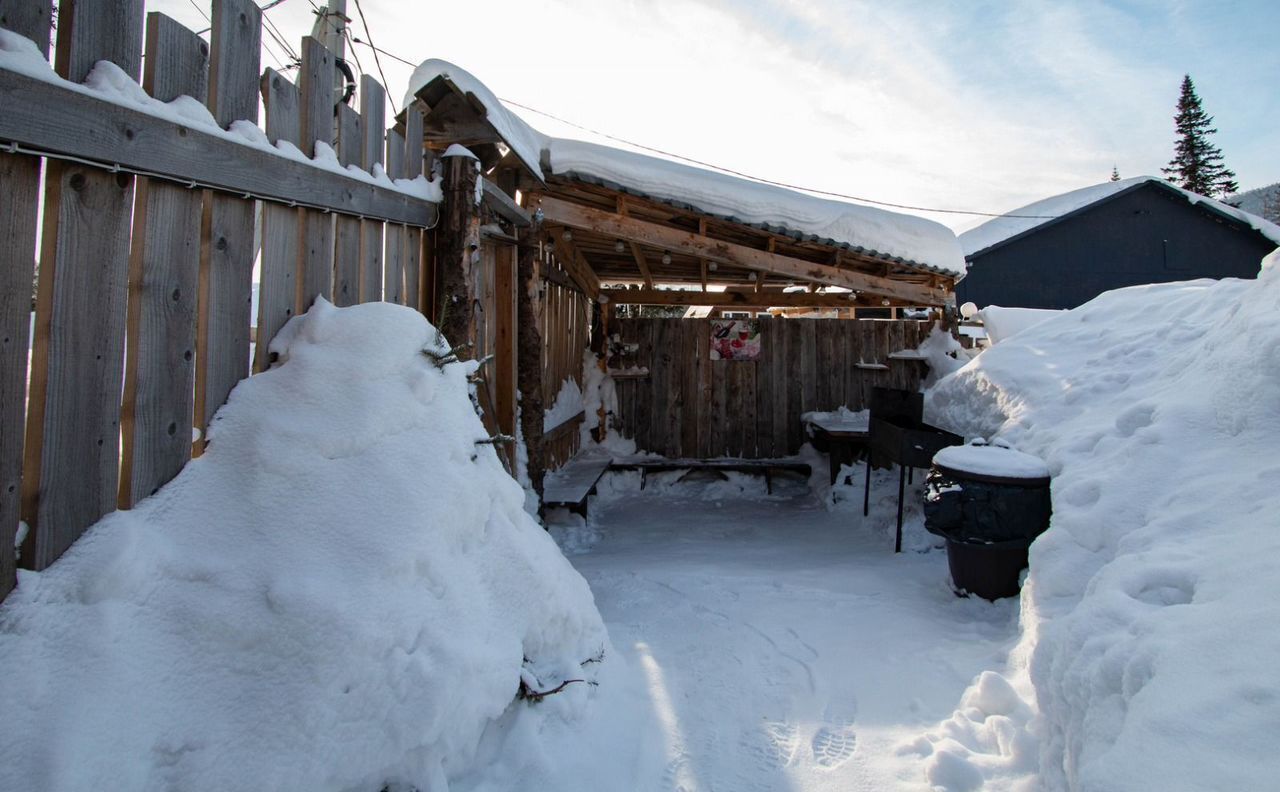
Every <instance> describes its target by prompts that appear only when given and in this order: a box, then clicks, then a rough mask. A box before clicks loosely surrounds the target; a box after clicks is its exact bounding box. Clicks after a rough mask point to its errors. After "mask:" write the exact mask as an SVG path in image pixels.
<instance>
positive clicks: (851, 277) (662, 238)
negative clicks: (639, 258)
mask: <svg viewBox="0 0 1280 792" xmlns="http://www.w3.org/2000/svg"><path fill="white" fill-rule="evenodd" d="M534 200H535V203H537V204H538V205H539V206H540V207H541V209H542V211H543V215H544V217H545V220H546V222H548V223H554V224H557V225H565V226H569V227H570V228H578V229H582V230H586V231H591V232H594V233H598V234H603V235H605V236H610V237H614V238H617V239H622V240H626V241H631V242H638V243H641V244H644V245H648V246H649V247H655V248H658V249H660V250H668V251H671V252H678V253H684V254H687V255H692V256H698V257H702V258H705V259H707V260H708V261H713V262H719V263H723V264H726V265H728V266H734V267H742V268H745V269H750V270H753V271H755V272H768V273H772V274H775V275H781V276H783V277H784V278H796V279H800V280H805V281H810V282H813V283H821V284H826V285H829V286H840V287H843V288H846V289H851V290H853V291H858V292H867V293H869V294H874V295H876V296H881V297H888V298H891V299H898V300H901V301H903V302H904V303H906V304H910V305H942V304H943V303H944V302H945V300H946V293H945V292H944V291H943V290H940V289H936V288H932V287H930V286H928V285H926V284H917V283H906V282H903V281H897V280H890V279H888V278H884V277H878V276H875V275H868V274H866V273H863V272H856V271H853V270H847V269H841V268H838V267H832V266H830V265H828V264H817V263H814V262H811V261H804V260H802V259H796V258H791V257H789V256H783V255H780V254H777V253H769V252H768V251H765V250H758V249H756V248H750V247H747V246H745V245H739V244H736V243H733V242H725V241H722V240H718V239H712V238H710V237H707V236H705V235H702V234H695V233H691V232H688V231H682V230H680V229H678V228H671V227H670V226H664V225H660V224H658V223H651V222H647V221H644V220H637V219H635V218H631V217H622V216H621V215H618V214H616V213H612V212H606V211H603V210H600V209H593V208H591V207H587V206H580V205H578V204H574V203H570V202H568V201H564V200H560V199H558V198H552V197H550V196H547V195H542V196H538V197H536V198H535V199H534Z"/></svg>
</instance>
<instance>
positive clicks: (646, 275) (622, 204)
mask: <svg viewBox="0 0 1280 792" xmlns="http://www.w3.org/2000/svg"><path fill="white" fill-rule="evenodd" d="M618 214H620V215H622V216H623V217H627V199H626V196H623V195H619V196H618ZM627 244H628V245H630V246H631V256H632V258H634V259H635V260H636V267H638V268H639V269H640V277H641V278H642V279H643V280H644V285H645V288H648V289H652V288H653V273H652V272H650V271H649V261H648V260H647V259H646V258H645V257H644V251H643V250H641V249H640V245H638V244H637V243H635V242H628V243H627Z"/></svg>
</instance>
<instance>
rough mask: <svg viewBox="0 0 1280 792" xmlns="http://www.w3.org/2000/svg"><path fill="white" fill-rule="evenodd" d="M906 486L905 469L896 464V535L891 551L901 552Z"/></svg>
mask: <svg viewBox="0 0 1280 792" xmlns="http://www.w3.org/2000/svg"><path fill="white" fill-rule="evenodd" d="M906 487H907V469H906V468H905V467H903V466H902V465H898V536H897V539H895V540H894V543H893V552H895V553H901V552H902V496H903V494H904V493H905V491H906Z"/></svg>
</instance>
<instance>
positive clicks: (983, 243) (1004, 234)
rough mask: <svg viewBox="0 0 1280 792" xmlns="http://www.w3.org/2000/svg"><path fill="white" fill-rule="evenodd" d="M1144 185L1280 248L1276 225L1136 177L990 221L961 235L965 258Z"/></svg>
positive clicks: (1161, 181)
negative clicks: (1161, 189)
mask: <svg viewBox="0 0 1280 792" xmlns="http://www.w3.org/2000/svg"><path fill="white" fill-rule="evenodd" d="M1144 182H1156V183H1158V184H1161V185H1163V186H1164V187H1167V188H1169V189H1171V190H1177V191H1178V192H1180V193H1182V194H1183V195H1184V196H1185V197H1186V199H1187V200H1188V201H1190V202H1191V203H1193V204H1203V205H1204V206H1205V207H1206V208H1208V209H1210V210H1212V211H1215V212H1218V213H1220V214H1224V215H1227V216H1228V217H1232V218H1235V219H1236V220H1239V221H1241V222H1243V223H1245V224H1247V225H1248V226H1249V227H1251V228H1253V229H1254V230H1255V231H1258V232H1260V233H1261V234H1262V235H1263V236H1265V237H1266V238H1267V239H1270V240H1271V241H1272V242H1275V243H1276V244H1277V245H1280V226H1277V225H1276V224H1275V223H1271V222H1268V221H1267V220H1264V219H1263V218H1261V217H1258V216H1257V215H1252V214H1249V213H1248V212H1243V211H1241V210H1239V209H1237V208H1235V207H1234V206H1228V205H1226V204H1224V203H1221V202H1220V201H1215V200H1213V199H1212V198H1206V197H1204V196H1203V195H1197V194H1195V193H1193V192H1190V191H1188V190H1184V189H1182V188H1181V187H1177V186H1175V185H1172V184H1170V183H1169V182H1167V181H1165V180H1164V179H1161V178H1160V177H1158V176H1135V177H1133V178H1131V179H1121V180H1120V181H1114V182H1103V183H1102V184H1095V185H1093V186H1092V187H1083V188H1081V189H1079V190H1072V191H1071V192H1066V193H1062V194H1061V195H1055V196H1053V197H1052V198H1045V199H1043V200H1040V201H1036V202H1035V203H1030V204H1027V205H1026V206H1023V207H1021V208H1019V209H1014V210H1013V211H1011V212H1009V213H1008V214H1006V215H1005V216H1003V217H997V218H995V219H994V220H989V221H987V222H985V223H983V224H982V225H980V226H978V227H977V228H974V229H972V230H970V231H966V232H964V233H963V234H961V235H960V245H961V246H962V247H963V248H964V255H965V256H972V255H973V254H974V253H977V252H979V251H982V250H986V249H987V248H989V247H991V246H992V245H997V244H999V243H1001V242H1004V241H1005V240H1006V239H1011V238H1013V237H1015V236H1017V235H1018V234H1021V233H1023V232H1024V231H1030V230H1031V229H1033V228H1036V227H1037V226H1041V225H1044V224H1045V223H1048V222H1049V221H1050V220H1052V219H1054V218H1056V217H1061V216H1063V215H1067V214H1071V213H1072V212H1074V211H1076V210H1078V209H1083V208H1084V207H1086V206H1088V205H1089V204H1094V203H1097V202H1098V201H1102V200H1105V199H1107V198H1110V197H1111V196H1113V195H1116V194H1117V193H1120V192H1124V191H1125V190H1127V189H1129V188H1130V187H1135V186H1137V185H1139V184H1142V183H1144Z"/></svg>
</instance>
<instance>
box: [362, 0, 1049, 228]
mask: <svg viewBox="0 0 1280 792" xmlns="http://www.w3.org/2000/svg"><path fill="white" fill-rule="evenodd" d="M356 9H357V10H360V19H361V21H362V22H364V11H363V10H361V9H360V0H356ZM368 33H369V25H368V23H367V22H365V34H366V35H368ZM352 41H354V42H355V43H357V44H363V45H365V46H366V47H368V48H369V49H371V50H373V57H374V60H375V61H377V59H378V54H379V53H382V54H383V55H386V56H387V57H388V58H392V59H394V60H397V61H400V62H401V63H403V64H405V65H406V66H410V67H416V66H417V64H415V63H413V62H412V61H409V60H406V59H404V58H402V57H400V56H399V55H396V54H394V53H391V52H387V51H386V50H384V49H380V48H378V47H376V46H374V45H373V43H372V41H361V40H360V39H358V38H352ZM378 73H379V74H381V73H382V64H381V62H378ZM382 81H383V84H386V81H387V78H386V75H383V77H382ZM499 101H502V102H504V103H506V104H509V105H511V106H512V107H518V108H520V109H521V110H527V111H529V112H530V113H536V114H538V115H540V116H544V117H546V118H550V119H552V120H553V121H558V122H560V123H561V124H565V125H567V126H570V127H573V128H574V129H579V130H581V131H583V132H588V133H590V134H592V135H598V136H599V137H602V138H605V139H606V140H612V141H614V142H615V143H622V144H623V145H627V146H631V147H633V148H638V149H640V150H642V151H648V152H652V153H654V154H659V155H661V156H663V157H668V158H670V159H674V160H679V161H681V162H687V163H690V164H691V165H697V166H699V167H701V168H710V169H711V170H715V171H720V172H722V173H728V174H730V175H732V176H737V177H739V178H742V179H748V180H750V181H754V182H759V183H760V184H768V185H771V186H773V187H782V188H784V189H787V190H797V191H800V192H806V193H811V194H814V195H824V196H827V197H831V198H841V199H843V200H846V201H856V202H858V203H864V204H871V205H873V206H887V207H890V208H892V209H906V210H909V211H913V212H935V213H938V214H956V215H973V216H976V217H1012V218H1019V219H1027V220H1052V219H1054V218H1056V217H1057V216H1058V215H1031V214H1009V213H1006V212H979V211H974V210H970V209H939V208H936V207H931V206H914V205H912V204H900V203H893V202H891V201H878V200H876V199H874V198H864V197H862V196H860V195H849V194H848V193H840V192H833V191H831V190H821V189H818V188H816V187H805V186H803V185H799V184H790V183H788V182H781V181H775V180H773V179H766V178H763V177H761V176H753V175H752V174H749V173H743V172H742V171H739V170H734V169H733V168H726V167H724V166H722V165H716V164H714V163H711V162H706V161H704V160H699V159H694V158H693V157H686V156H684V155H682V154H676V153H675V152H671V151H667V150H665V149H660V148H656V147H654V146H646V145H644V144H643V143H636V142H635V141H632V140H627V139H626V138H621V137H618V136H617V135H611V134H609V133H608V132H601V131H600V130H598V129H592V128H591V127H588V126H583V125H582V124H577V123H574V122H573V121H569V120H568V119H565V118H561V117H560V116H557V115H552V114H551V113H548V112H546V111H544V110H539V109H537V108H535V107H530V106H529V105H526V104H521V103H520V102H516V101H513V100H511V99H504V98H502V97H499ZM393 108H394V105H393Z"/></svg>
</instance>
